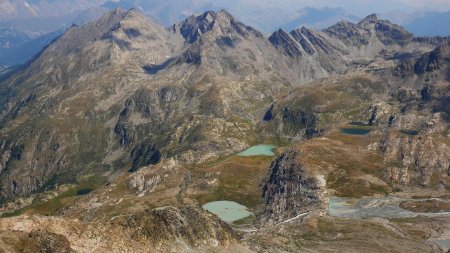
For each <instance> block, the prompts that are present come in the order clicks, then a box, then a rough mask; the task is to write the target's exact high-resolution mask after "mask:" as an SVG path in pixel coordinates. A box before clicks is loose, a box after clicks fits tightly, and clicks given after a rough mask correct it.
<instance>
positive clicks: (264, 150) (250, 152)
mask: <svg viewBox="0 0 450 253" xmlns="http://www.w3.org/2000/svg"><path fill="white" fill-rule="evenodd" d="M274 149H275V146H274V145H267V144H260V145H256V146H253V147H250V148H248V149H247V150H244V151H242V152H241V153H238V154H237V155H238V156H274V155H275V153H274V152H273V150H274Z"/></svg>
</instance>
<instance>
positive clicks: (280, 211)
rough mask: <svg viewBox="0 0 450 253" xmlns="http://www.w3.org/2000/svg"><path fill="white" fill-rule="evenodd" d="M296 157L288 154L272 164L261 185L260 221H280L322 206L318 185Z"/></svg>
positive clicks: (295, 154) (289, 152)
mask: <svg viewBox="0 0 450 253" xmlns="http://www.w3.org/2000/svg"><path fill="white" fill-rule="evenodd" d="M298 156H299V154H298V153H297V151H287V152H285V153H283V154H282V155H280V156H279V157H277V158H276V159H275V160H274V161H273V162H272V164H271V166H270V172H269V176H268V180H267V182H266V184H265V185H264V192H263V198H264V204H265V209H264V212H263V214H262V215H261V217H262V219H263V220H265V221H275V222H276V221H283V220H286V219H289V218H293V217H295V216H297V215H299V214H301V213H304V212H307V211H310V210H312V209H316V208H317V207H319V206H320V205H321V203H322V200H321V198H320V194H321V190H322V189H321V185H320V183H319V182H318V180H317V179H316V178H315V177H312V176H310V175H308V173H307V172H306V171H305V170H304V168H303V165H301V164H299V161H298Z"/></svg>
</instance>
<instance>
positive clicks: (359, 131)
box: [341, 127, 372, 135]
mask: <svg viewBox="0 0 450 253" xmlns="http://www.w3.org/2000/svg"><path fill="white" fill-rule="evenodd" d="M370 131H372V130H371V129H367V128H359V127H345V128H341V132H342V133H344V134H350V135H365V134H368V133H370Z"/></svg>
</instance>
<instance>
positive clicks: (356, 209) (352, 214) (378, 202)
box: [328, 197, 450, 218]
mask: <svg viewBox="0 0 450 253" xmlns="http://www.w3.org/2000/svg"><path fill="white" fill-rule="evenodd" d="M405 200H407V199H402V198H397V197H384V198H364V199H352V198H339V197H332V198H330V201H329V205H328V213H329V214H330V215H331V216H335V217H343V218H372V217H383V218H413V217H417V216H419V215H421V216H427V217H449V216H450V213H415V212H412V211H408V210H405V209H403V208H401V207H400V206H399V204H400V203H401V202H402V201H405Z"/></svg>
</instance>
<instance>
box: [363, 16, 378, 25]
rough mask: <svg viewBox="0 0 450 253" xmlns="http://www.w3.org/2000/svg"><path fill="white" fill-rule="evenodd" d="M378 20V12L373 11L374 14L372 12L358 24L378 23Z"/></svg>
mask: <svg viewBox="0 0 450 253" xmlns="http://www.w3.org/2000/svg"><path fill="white" fill-rule="evenodd" d="M376 22H378V16H377V14H375V13H373V14H370V15H369V16H367V17H365V18H364V19H362V20H361V21H360V22H359V23H358V24H359V25H363V24H369V23H376Z"/></svg>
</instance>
